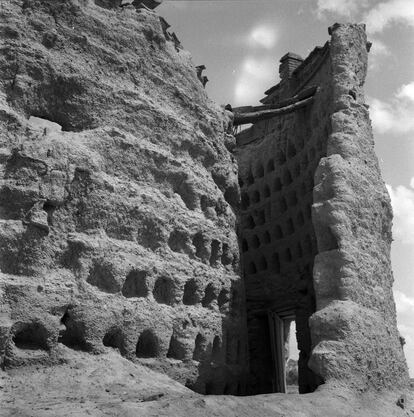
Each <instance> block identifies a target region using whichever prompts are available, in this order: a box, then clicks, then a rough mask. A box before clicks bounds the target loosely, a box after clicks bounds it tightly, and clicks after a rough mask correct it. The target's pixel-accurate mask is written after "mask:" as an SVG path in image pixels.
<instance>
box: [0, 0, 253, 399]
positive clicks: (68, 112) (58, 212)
mask: <svg viewBox="0 0 414 417" xmlns="http://www.w3.org/2000/svg"><path fill="white" fill-rule="evenodd" d="M118 3H119V2H118ZM118 3H116V2H103V1H96V2H93V1H76V0H73V1H71V0H67V1H63V0H62V1H55V0H53V1H52V0H50V1H47V0H40V1H31V0H25V1H23V0H22V1H19V0H13V1H6V2H4V3H2V7H1V8H0V34H1V36H0V47H1V52H0V176H1V178H0V271H1V274H0V354H1V363H2V365H3V366H5V367H6V368H12V367H17V366H27V365H31V364H36V363H50V364H53V363H57V362H59V361H61V360H64V358H65V355H66V353H65V352H67V350H68V349H76V350H81V351H85V352H90V353H91V354H96V353H100V352H105V351H107V350H108V349H117V350H118V351H119V352H120V354H121V355H123V356H124V357H126V358H128V359H130V360H132V361H136V362H139V363H142V364H144V365H147V366H150V367H152V368H154V369H156V370H159V371H161V372H164V373H167V374H168V375H170V376H172V377H173V378H175V379H177V380H178V381H180V382H182V383H183V384H185V385H187V386H188V387H190V388H192V389H194V390H196V391H198V392H201V393H209V394H213V393H214V394H223V393H228V394H238V393H239V394H240V393H243V392H244V381H245V375H246V369H247V365H246V363H247V360H246V327H245V307H244V289H243V283H242V281H241V278H240V274H239V249H238V242H237V236H236V215H235V208H236V207H237V205H238V200H239V188H238V184H237V167H236V163H235V160H234V158H233V157H232V155H231V153H230V152H229V150H228V149H227V148H226V146H228V147H230V145H231V144H232V142H234V137H232V136H228V135H226V133H225V127H226V126H225V125H226V119H225V116H224V114H223V111H222V109H220V108H219V107H218V106H216V105H215V104H214V103H213V102H211V101H210V100H209V99H208V97H207V96H206V94H205V91H204V89H203V87H202V85H201V84H200V82H199V80H198V79H197V75H196V69H195V67H194V65H193V63H192V61H191V57H190V55H189V53H188V52H186V51H184V50H183V49H179V48H176V45H175V43H174V42H173V41H172V40H171V36H170V35H168V33H166V29H165V25H163V22H162V21H161V20H160V17H159V16H158V15H157V14H155V13H154V12H151V11H148V10H138V11H137V10H136V9H135V7H133V6H127V7H123V8H120V7H117V6H119V4H118Z"/></svg>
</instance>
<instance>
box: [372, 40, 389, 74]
mask: <svg viewBox="0 0 414 417" xmlns="http://www.w3.org/2000/svg"><path fill="white" fill-rule="evenodd" d="M371 42H372V46H371V50H370V51H369V70H370V71H372V70H378V69H382V68H383V67H382V65H381V64H382V60H383V58H384V57H389V56H390V55H391V51H390V49H389V48H388V46H387V45H386V44H385V43H384V42H382V41H380V40H379V39H371Z"/></svg>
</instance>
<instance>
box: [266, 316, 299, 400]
mask: <svg viewBox="0 0 414 417" xmlns="http://www.w3.org/2000/svg"><path fill="white" fill-rule="evenodd" d="M268 323H269V334H270V348H271V352H272V364H273V367H272V368H273V369H272V371H273V372H272V389H273V392H281V393H287V394H295V393H296V394H297V393H298V392H299V387H298V359H299V351H298V349H297V342H296V325H295V314H294V312H292V311H284V312H275V311H269V312H268Z"/></svg>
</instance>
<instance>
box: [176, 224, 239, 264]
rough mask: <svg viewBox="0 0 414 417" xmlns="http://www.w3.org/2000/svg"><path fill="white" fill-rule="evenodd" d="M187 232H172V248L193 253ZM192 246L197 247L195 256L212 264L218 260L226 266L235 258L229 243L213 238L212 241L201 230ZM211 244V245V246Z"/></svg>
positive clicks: (194, 237) (180, 251)
mask: <svg viewBox="0 0 414 417" xmlns="http://www.w3.org/2000/svg"><path fill="white" fill-rule="evenodd" d="M187 237H188V235H187V233H186V232H184V231H180V230H174V231H172V232H171V234H170V237H169V239H168V245H169V247H170V249H171V250H172V251H174V252H178V253H186V254H188V255H190V256H192V255H193V248H192V247H191V246H190V245H189V244H188V242H187ZM191 243H192V246H193V247H194V248H195V256H197V257H198V258H199V259H201V260H202V261H203V262H205V263H209V264H210V265H211V266H217V265H218V262H219V261H221V263H222V264H223V265H224V266H226V265H229V264H231V263H232V261H233V259H232V256H231V253H230V248H229V245H228V244H227V243H222V242H220V241H219V240H217V239H213V240H212V241H211V243H209V241H208V240H207V239H205V237H204V236H203V234H202V233H201V232H198V233H196V234H195V235H194V236H193V237H192V240H191ZM209 245H210V247H209Z"/></svg>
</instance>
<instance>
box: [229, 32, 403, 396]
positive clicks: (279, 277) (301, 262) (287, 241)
mask: <svg viewBox="0 0 414 417" xmlns="http://www.w3.org/2000/svg"><path fill="white" fill-rule="evenodd" d="M330 32H331V34H332V38H331V40H330V42H328V43H327V44H326V45H325V46H324V47H323V48H320V47H318V48H315V50H314V51H313V52H312V53H311V54H310V55H309V56H308V57H307V58H306V59H305V60H303V59H302V58H300V57H298V56H297V55H295V54H287V55H285V56H284V57H283V58H282V60H281V66H280V75H281V78H282V81H281V82H280V83H279V84H278V85H276V86H274V87H272V88H271V89H269V90H268V91H267V92H266V94H267V96H266V97H265V98H264V99H263V100H262V103H263V104H264V106H262V107H256V108H244V109H243V108H241V109H235V111H236V113H237V112H238V111H239V112H240V114H241V113H243V112H245V113H248V114H250V115H251V118H253V119H254V118H257V117H258V118H259V119H260V118H262V119H263V120H259V121H257V122H255V123H254V124H253V126H251V127H250V128H249V129H247V130H245V131H242V132H241V133H239V134H238V135H237V143H238V146H237V148H236V154H237V158H238V162H239V176H240V184H241V191H242V193H241V199H242V208H241V218H240V242H241V250H242V261H243V274H244V278H245V285H246V300H247V317H248V332H249V351H250V366H251V380H252V381H253V382H252V387H251V390H252V392H255V393H259V392H269V391H272V390H273V388H274V387H273V386H272V384H274V375H273V373H272V366H271V363H272V355H271V350H270V348H269V345H270V342H269V330H268V314H269V312H275V313H277V314H278V315H280V317H281V318H282V319H283V317H284V315H286V314H287V313H286V312H289V314H290V315H292V314H294V315H295V319H296V328H297V340H298V347H299V350H300V358H299V385H300V390H301V392H309V391H312V390H314V389H315V388H316V387H317V386H318V385H319V384H321V383H322V382H325V383H328V384H332V385H335V384H344V385H347V386H350V387H353V388H357V389H359V390H366V389H368V388H370V387H375V388H391V387H393V388H396V387H403V386H405V385H406V383H407V378H408V374H407V367H406V362H405V359H404V354H403V349H402V346H401V343H400V337H399V334H398V330H397V326H396V313H395V305H394V301H393V295H392V283H393V277H392V271H391V264H390V244H391V240H392V239H391V219H392V211H391V206H390V200H389V197H388V194H387V191H386V189H385V186H384V183H383V181H382V179H381V174H380V171H379V167H378V162H377V158H376V156H375V153H374V141H373V136H372V131H371V125H370V120H369V113H368V106H367V105H366V104H365V101H364V93H363V85H364V81H365V76H366V70H367V47H368V44H367V39H366V35H365V28H364V26H363V25H334V26H333V27H332V28H330ZM310 86H316V87H318V88H317V91H316V93H315V94H314V96H313V99H307V100H308V101H307V102H306V103H304V105H303V106H302V107H300V108H296V109H295V110H292V106H291V107H284V108H283V109H285V110H283V109H282V110H277V112H279V115H278V116H276V117H273V118H271V119H269V118H267V119H264V115H265V113H266V111H268V110H266V109H269V108H279V107H280V106H278V103H287V104H289V103H291V102H292V101H289V98H290V97H293V96H295V97H300V94H301V92H303V91H304V90H305V89H308V90H309V87H310ZM297 101H298V100H296V102H297ZM266 106H267V107H266ZM259 110H260V111H261V112H262V113H260V112H258V113H256V116H255V113H254V112H253V111H259ZM269 111H270V110H269ZM249 112H250V113H249ZM235 120H243V117H238V116H237V114H236V118H235Z"/></svg>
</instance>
